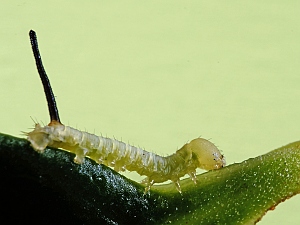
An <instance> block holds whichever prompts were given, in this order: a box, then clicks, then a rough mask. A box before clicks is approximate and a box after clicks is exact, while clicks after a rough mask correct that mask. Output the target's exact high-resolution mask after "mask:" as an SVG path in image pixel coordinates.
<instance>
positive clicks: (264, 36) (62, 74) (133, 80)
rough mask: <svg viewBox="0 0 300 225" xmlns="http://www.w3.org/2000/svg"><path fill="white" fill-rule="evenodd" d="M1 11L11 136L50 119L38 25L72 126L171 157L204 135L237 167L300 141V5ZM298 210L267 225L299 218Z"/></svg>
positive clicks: (114, 5) (20, 4)
mask: <svg viewBox="0 0 300 225" xmlns="http://www.w3.org/2000/svg"><path fill="white" fill-rule="evenodd" d="M0 15H1V21H0V46H1V51H0V81H1V84H0V103H1V106H2V107H1V118H0V127H1V130H0V131H1V132H2V133H7V134H11V135H15V136H21V135H20V134H21V131H28V130H29V128H31V127H32V126H33V122H32V120H31V118H30V117H32V118H33V119H34V120H37V121H39V122H43V123H45V124H47V123H48V122H49V116H48V112H47V104H46V100H45V97H44V93H43V89H42V85H41V82H40V79H39V77H38V74H37V71H36V68H35V62H34V59H33V55H32V52H31V47H30V43H29V37H28V32H29V30H30V29H34V30H35V31H36V32H37V36H38V41H39V46H40V51H41V54H42V59H43V62H44V66H45V68H46V71H47V73H48V75H49V78H50V81H51V84H52V86H53V89H54V93H55V95H56V96H57V104H58V108H59V112H60V117H61V120H62V122H63V123H64V124H66V125H70V126H72V127H77V128H79V129H81V130H86V131H89V132H92V133H95V134H99V135H100V134H102V135H104V136H108V137H115V138H117V139H122V140H123V141H124V142H129V143H130V144H133V145H137V146H140V147H143V148H145V149H146V150H148V151H153V152H156V153H158V154H161V155H168V154H172V153H174V152H175V151H176V150H177V149H178V148H180V147H181V146H182V145H183V144H184V143H186V142H187V141H189V140H192V139H194V138H196V137H199V136H201V137H204V138H207V139H210V140H211V141H212V142H214V143H215V144H216V145H217V146H218V147H219V148H220V149H221V150H222V151H223V154H224V155H225V156H226V159H227V162H228V164H232V163H235V162H241V161H243V160H246V159H248V158H250V157H256V156H258V155H261V154H264V153H267V152H269V151H271V150H273V149H275V148H278V147H281V146H283V145H286V144H288V143H290V142H293V141H297V140H299V127H300V120H299V115H300V107H299V102H300V101H299V100H300V90H299V84H300V76H299V72H300V64H299V59H300V44H299V43H300V42H299V40H300V3H299V1H287V2H286V1H275V0H273V1H256V0H255V1H253V0H252V1H174V0H172V1H102V0H101V1H99V0H98V1H7V0H2V1H1V8H0ZM127 175H128V176H129V177H132V178H133V179H135V180H137V181H139V180H140V179H141V177H140V176H138V175H136V174H134V173H130V174H126V176H127ZM299 207H300V198H299V196H296V197H293V198H292V199H290V200H287V201H286V202H284V203H282V204H280V205H278V206H277V207H276V209H275V211H271V212H268V213H267V215H266V216H265V217H263V219H262V221H261V222H260V223H259V224H261V225H267V224H272V225H273V224H298V223H299V222H300V218H299V215H298V214H299V212H298V210H294V209H296V208H299Z"/></svg>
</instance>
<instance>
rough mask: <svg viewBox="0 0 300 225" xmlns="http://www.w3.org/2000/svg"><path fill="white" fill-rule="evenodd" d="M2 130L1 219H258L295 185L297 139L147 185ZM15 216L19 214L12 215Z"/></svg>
mask: <svg viewBox="0 0 300 225" xmlns="http://www.w3.org/2000/svg"><path fill="white" fill-rule="evenodd" d="M73 157H74V156H73V155H72V154H71V153H68V152H65V151H61V150H57V149H50V148H47V149H46V151H45V153H44V154H38V153H37V152H35V151H34V150H33V149H32V148H31V147H30V146H29V143H28V142H27V141H26V140H24V139H19V138H15V137H12V136H8V135H4V134H0V162H1V170H0V177H1V181H2V182H1V189H0V193H2V195H3V196H9V200H8V201H7V202H6V201H4V202H2V204H4V205H5V206H6V207H5V211H2V213H1V214H2V215H1V216H2V218H9V219H10V221H11V222H18V220H20V221H22V222H24V221H27V220H28V221H29V220H30V221H31V222H32V221H39V222H41V221H46V220H47V221H48V222H49V224H50V223H51V222H52V224H53V223H62V222H67V223H70V222H71V223H73V224H82V223H85V224H95V223H98V224H222V225H223V224H255V223H256V222H257V221H259V220H260V219H261V217H262V216H263V215H264V214H265V213H266V212H267V211H268V210H269V209H274V207H275V206H276V205H277V204H279V203H280V202H282V201H284V200H286V199H287V198H290V197H292V196H293V195H295V194H297V193H299V191H300V173H299V167H300V142H294V143H291V144H289V145H286V146H283V147H281V148H279V149H276V150H274V151H271V152H269V153H267V154H265V155H262V156H258V157H256V158H252V159H248V160H246V161H244V162H242V163H235V164H233V165H229V166H227V167H224V168H223V169H220V170H215V171H209V172H207V173H203V174H199V175H198V176H197V185H195V184H194V183H193V182H192V181H191V180H190V179H184V180H182V181H181V182H180V183H181V187H182V194H179V193H178V192H177V191H176V189H175V187H174V185H173V184H167V185H159V186H154V187H153V188H152V189H151V191H150V194H147V195H143V192H144V187H143V186H142V185H140V184H139V183H137V182H134V181H131V180H129V179H127V178H126V177H124V176H122V175H121V174H119V173H116V172H115V171H113V170H112V169H110V168H108V167H106V166H103V165H99V164H96V163H94V162H93V161H91V160H89V159H87V160H86V162H85V163H84V164H82V165H77V164H75V163H73ZM16 213H17V214H18V217H16V216H13V215H15V214H16Z"/></svg>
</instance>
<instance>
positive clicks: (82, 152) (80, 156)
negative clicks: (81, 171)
mask: <svg viewBox="0 0 300 225" xmlns="http://www.w3.org/2000/svg"><path fill="white" fill-rule="evenodd" d="M87 153H88V150H87V149H85V148H79V147H78V148H77V149H76V150H75V154H76V156H75V158H74V163H77V164H82V163H83V162H84V157H85V156H86V154H87Z"/></svg>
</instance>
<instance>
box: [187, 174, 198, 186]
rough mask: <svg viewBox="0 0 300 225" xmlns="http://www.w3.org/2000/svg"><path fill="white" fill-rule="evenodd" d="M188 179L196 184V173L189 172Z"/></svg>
mask: <svg viewBox="0 0 300 225" xmlns="http://www.w3.org/2000/svg"><path fill="white" fill-rule="evenodd" d="M189 176H190V178H191V179H192V181H193V182H194V183H195V184H197V177H196V171H194V172H190V173H189Z"/></svg>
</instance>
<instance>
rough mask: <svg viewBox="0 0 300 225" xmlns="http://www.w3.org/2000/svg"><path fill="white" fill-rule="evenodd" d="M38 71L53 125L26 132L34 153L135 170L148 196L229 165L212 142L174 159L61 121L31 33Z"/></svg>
mask: <svg viewBox="0 0 300 225" xmlns="http://www.w3.org/2000/svg"><path fill="white" fill-rule="evenodd" d="M29 36H30V41H31V45H32V50H33V53H34V57H35V61H36V65H37V69H38V72H39V75H40V78H41V80H42V83H43V86H44V91H45V94H46V98H47V102H48V109H49V113H50V121H51V122H50V123H49V124H48V125H47V126H44V127H42V126H41V125H40V124H38V123H36V124H35V128H34V130H33V131H32V132H29V133H26V135H27V139H28V141H29V142H30V143H31V146H32V147H33V148H34V150H36V151H38V152H41V153H42V152H43V151H44V150H45V148H46V147H47V146H49V147H55V148H60V149H64V150H67V151H70V152H72V153H75V155H76V156H75V158H74V162H75V163H79V164H81V163H83V162H84V158H85V157H89V158H91V159H92V160H94V161H96V162H97V163H101V164H104V165H106V166H110V167H113V168H114V170H116V171H118V172H119V171H125V170H128V171H135V172H137V173H138V174H140V175H145V176H146V178H145V179H144V180H143V181H142V183H144V184H145V185H146V187H145V193H146V192H148V191H149V190H150V188H151V186H152V185H153V184H154V183H161V182H164V181H168V180H171V181H173V182H174V184H175V186H176V188H177V190H178V191H179V192H180V193H181V188H180V184H179V179H180V177H182V176H184V175H186V174H188V175H189V176H190V177H191V179H192V180H193V181H194V182H195V183H196V168H201V169H205V170H214V169H219V168H222V167H224V166H225V158H224V157H223V155H222V154H221V153H220V151H219V150H218V148H217V147H216V146H215V145H214V144H213V143H211V142H210V141H208V140H205V139H203V138H196V139H194V140H192V141H191V142H189V143H187V144H185V145H184V146H183V147H182V148H180V149H179V150H177V151H176V152H175V153H174V154H172V155H170V156H166V157H163V156H159V155H157V154H154V153H152V152H148V151H145V150H143V149H141V148H137V147H134V146H131V145H129V144H126V143H124V142H122V141H118V140H115V139H110V138H106V137H102V136H96V135H94V134H90V133H88V132H84V131H79V130H77V129H74V128H72V127H69V126H65V125H63V124H62V123H61V122H60V119H59V115H58V110H57V107H56V102H55V98H54V95H53V92H52V89H51V86H50V82H49V80H48V77H47V74H46V72H45V70H44V67H43V64H42V60H41V56H40V53H39V49H38V43H37V38H36V34H35V32H34V31H32V30H31V31H30V32H29Z"/></svg>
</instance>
